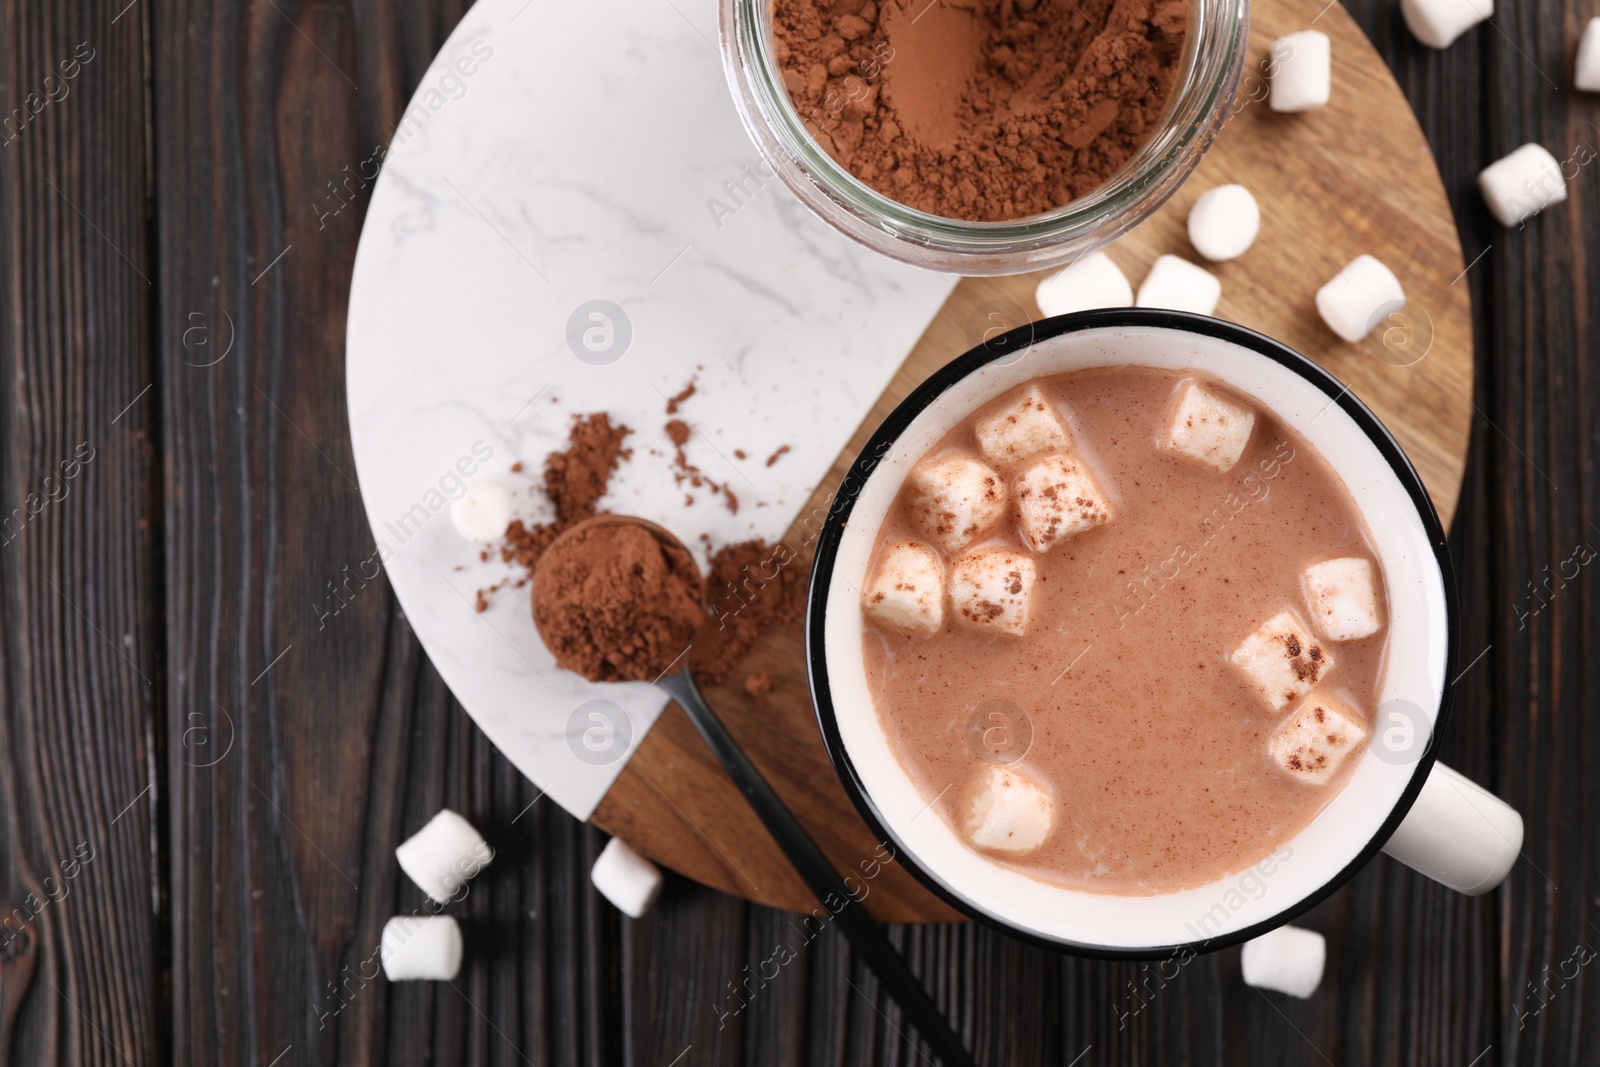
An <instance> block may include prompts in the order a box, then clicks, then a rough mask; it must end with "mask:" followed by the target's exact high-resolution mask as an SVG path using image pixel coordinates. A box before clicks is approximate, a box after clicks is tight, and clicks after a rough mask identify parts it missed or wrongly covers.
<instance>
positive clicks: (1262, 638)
mask: <svg viewBox="0 0 1600 1067" xmlns="http://www.w3.org/2000/svg"><path fill="white" fill-rule="evenodd" d="M1228 660H1229V661H1230V662H1231V663H1232V664H1233V665H1234V666H1235V667H1237V668H1239V671H1240V673H1242V674H1243V675H1244V676H1245V678H1246V679H1247V680H1248V681H1249V682H1250V684H1251V685H1252V686H1254V687H1255V689H1256V690H1257V691H1258V692H1259V693H1260V694H1261V696H1262V697H1263V699H1265V700H1266V702H1267V703H1268V704H1269V705H1271V707H1272V709H1273V710H1274V711H1278V710H1281V709H1282V708H1283V707H1284V706H1285V705H1287V704H1288V703H1289V702H1290V701H1292V700H1299V699H1300V698H1301V697H1303V696H1305V695H1306V694H1307V693H1309V692H1311V690H1312V688H1314V687H1315V686H1316V684H1317V683H1318V682H1319V681H1321V680H1322V676H1323V675H1324V674H1326V673H1328V671H1329V670H1331V669H1332V667H1333V656H1332V655H1331V654H1329V652H1328V650H1327V649H1326V648H1323V647H1322V645H1321V644H1320V643H1319V642H1318V641H1317V640H1316V638H1314V637H1312V636H1311V634H1310V633H1309V632H1307V630H1306V628H1305V626H1304V625H1303V624H1302V623H1301V622H1300V620H1299V619H1297V618H1295V616H1294V614H1293V612H1288V611H1280V612H1278V614H1276V615H1274V616H1273V617H1272V618H1270V619H1268V620H1267V621H1266V622H1264V623H1262V624H1261V625H1260V626H1259V627H1257V628H1256V630H1255V632H1254V633H1252V634H1250V636H1248V637H1246V638H1245V639H1244V640H1243V641H1242V642H1240V644H1239V647H1238V648H1236V649H1234V650H1233V653H1232V654H1231V655H1230V656H1229V657H1228Z"/></svg>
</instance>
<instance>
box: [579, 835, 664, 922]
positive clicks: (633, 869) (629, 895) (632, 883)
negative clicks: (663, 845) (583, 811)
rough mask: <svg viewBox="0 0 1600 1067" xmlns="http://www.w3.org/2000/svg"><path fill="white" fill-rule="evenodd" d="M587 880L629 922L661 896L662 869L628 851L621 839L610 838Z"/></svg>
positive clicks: (632, 851) (626, 845) (645, 910)
mask: <svg viewBox="0 0 1600 1067" xmlns="http://www.w3.org/2000/svg"><path fill="white" fill-rule="evenodd" d="M589 880H590V881H592V882H593V883H594V887H595V888H596V889H598V890H599V891H600V895H601V896H603V897H605V898H606V899H607V900H609V901H611V903H612V904H614V905H616V908H617V910H618V911H620V912H622V914H624V915H626V916H628V918H630V919H637V918H639V917H640V916H642V915H644V913H645V912H647V911H649V910H650V909H651V907H652V906H654V904H655V902H656V897H658V896H660V895H661V882H662V879H661V868H659V867H657V866H656V865H655V864H653V863H651V862H650V861H649V860H647V859H645V858H644V857H643V856H641V855H639V854H638V853H637V852H635V851H634V850H633V849H631V848H629V847H628V843H627V842H626V841H624V840H622V838H620V837H613V838H612V839H611V840H610V841H607V842H606V847H605V848H603V849H601V850H600V858H599V859H597V860H595V861H594V868H593V869H592V870H591V871H590V872H589Z"/></svg>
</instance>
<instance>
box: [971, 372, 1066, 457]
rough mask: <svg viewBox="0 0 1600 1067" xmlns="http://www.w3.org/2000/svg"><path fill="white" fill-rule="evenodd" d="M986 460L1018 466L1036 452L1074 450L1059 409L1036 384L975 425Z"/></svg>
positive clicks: (974, 428) (974, 434) (973, 428)
mask: <svg viewBox="0 0 1600 1067" xmlns="http://www.w3.org/2000/svg"><path fill="white" fill-rule="evenodd" d="M972 433H973V436H975V437H977V439H978V450H979V451H980V452H982V453H983V458H984V459H987V460H988V461H989V462H990V463H993V464H995V465H997V466H1004V465H1006V464H1009V463H1017V462H1019V461H1021V460H1024V459H1027V458H1028V457H1029V456H1031V455H1033V454H1034V453H1036V452H1059V451H1061V450H1062V449H1066V448H1071V447H1072V434H1071V432H1070V431H1068V429H1067V424H1066V423H1064V422H1062V421H1061V415H1060V413H1059V412H1057V411H1056V406H1055V405H1054V404H1052V403H1051V402H1050V398H1049V397H1048V396H1046V395H1045V393H1044V390H1043V389H1041V388H1040V387H1039V385H1038V384H1037V383H1035V384H1033V385H1029V386H1028V387H1027V388H1026V389H1024V390H1023V391H1022V392H1021V394H1019V395H1018V396H1017V397H1015V398H1014V399H1013V400H1012V401H1011V402H1010V403H1008V404H1006V405H1005V406H1004V407H1002V408H1000V409H999V410H998V411H995V412H994V413H992V414H989V415H985V416H984V417H983V418H981V419H978V420H977V421H976V422H974V423H973V424H972Z"/></svg>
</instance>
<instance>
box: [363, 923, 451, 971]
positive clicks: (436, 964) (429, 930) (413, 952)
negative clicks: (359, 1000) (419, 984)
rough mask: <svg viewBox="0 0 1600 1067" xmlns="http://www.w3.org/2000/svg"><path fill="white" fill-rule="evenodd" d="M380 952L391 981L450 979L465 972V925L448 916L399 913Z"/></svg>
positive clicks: (385, 927)
mask: <svg viewBox="0 0 1600 1067" xmlns="http://www.w3.org/2000/svg"><path fill="white" fill-rule="evenodd" d="M378 953H379V956H380V957H381V959H382V960H383V973H384V977H386V978H388V979H389V981H391V982H412V981H418V980H429V981H435V982H448V981H450V980H451V979H452V978H454V977H455V976H456V975H457V974H459V973H460V972H461V926H460V924H458V923H457V922H456V921H455V919H453V918H451V917H450V916H448V915H396V916H395V917H394V918H392V919H390V920H389V921H388V922H386V923H384V924H383V940H382V942H380V944H379V948H378Z"/></svg>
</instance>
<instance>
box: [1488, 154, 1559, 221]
mask: <svg viewBox="0 0 1600 1067" xmlns="http://www.w3.org/2000/svg"><path fill="white" fill-rule="evenodd" d="M1478 191H1479V192H1481V193H1482V194H1483V199H1484V202H1485V203H1486V204H1488V205H1489V211H1490V213H1491V214H1492V215H1494V217H1495V218H1496V219H1497V220H1498V221H1499V223H1500V225H1502V226H1517V225H1520V224H1521V223H1522V222H1523V220H1524V219H1528V218H1531V217H1533V216H1534V215H1537V214H1538V213H1539V212H1541V211H1543V210H1544V209H1545V208H1547V207H1549V206H1550V205H1551V204H1559V203H1561V201H1563V200H1565V199H1566V198H1567V183H1566V180H1565V179H1564V178H1563V177H1562V176H1561V164H1560V163H1559V162H1557V160H1556V157H1555V156H1552V155H1551V154H1550V153H1549V151H1547V150H1546V149H1545V147H1544V146H1543V145H1538V144H1525V145H1523V146H1522V147H1521V148H1519V149H1517V150H1516V151H1515V152H1512V153H1511V154H1510V155H1508V156H1506V157H1505V158H1504V159H1500V160H1497V161H1495V162H1494V163H1491V164H1489V165H1488V166H1487V167H1485V168H1483V173H1481V174H1479V175H1478Z"/></svg>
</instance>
